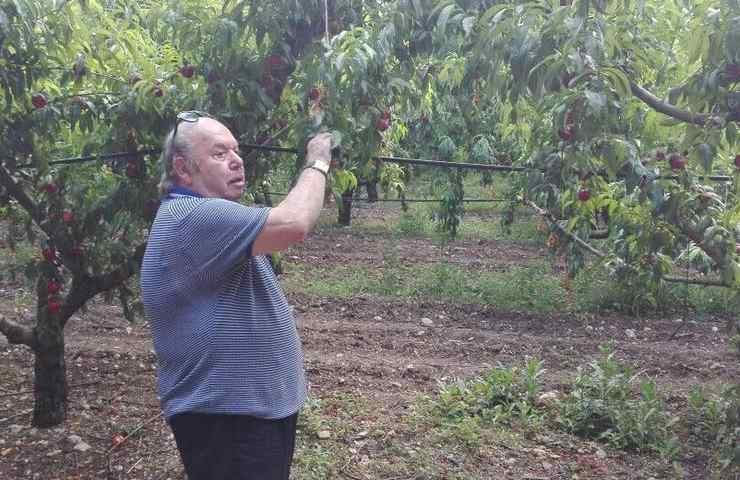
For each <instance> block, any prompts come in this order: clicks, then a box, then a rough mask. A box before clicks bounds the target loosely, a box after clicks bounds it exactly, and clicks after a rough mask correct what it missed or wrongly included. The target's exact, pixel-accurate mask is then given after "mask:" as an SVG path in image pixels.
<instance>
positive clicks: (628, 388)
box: [558, 346, 678, 458]
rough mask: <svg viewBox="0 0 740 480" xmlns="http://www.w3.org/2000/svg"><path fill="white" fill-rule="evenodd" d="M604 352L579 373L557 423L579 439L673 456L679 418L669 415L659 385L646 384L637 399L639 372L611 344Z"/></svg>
mask: <svg viewBox="0 0 740 480" xmlns="http://www.w3.org/2000/svg"><path fill="white" fill-rule="evenodd" d="M602 354H603V355H604V356H603V357H602V358H601V359H599V360H597V361H595V362H592V363H591V364H590V366H589V369H588V370H587V371H584V370H583V369H581V368H579V369H578V375H577V376H576V379H575V382H574V385H573V390H572V391H571V392H570V393H569V394H568V396H567V397H566V398H565V399H564V400H563V401H562V402H561V403H560V416H559V418H558V421H559V422H560V423H561V424H562V425H563V427H564V428H565V429H566V430H568V431H570V432H573V433H576V434H578V435H583V436H586V437H591V438H596V439H599V440H604V441H606V442H608V443H610V444H612V445H614V446H617V447H620V448H635V449H639V450H652V451H656V452H658V453H660V454H661V455H663V456H665V457H668V458H672V457H674V456H675V455H676V454H677V453H678V440H677V438H676V437H675V436H674V435H673V434H672V426H673V425H674V423H675V422H676V419H673V418H671V417H670V416H669V415H668V414H667V413H666V411H665V407H664V404H663V400H662V398H661V396H660V394H659V392H658V389H657V386H656V384H655V382H654V381H652V380H643V381H641V382H640V384H639V386H638V387H639V398H634V394H633V387H634V386H635V384H636V382H637V380H638V378H639V374H634V373H633V372H632V371H631V369H629V368H627V367H625V366H624V365H622V364H621V363H619V362H618V361H617V360H616V359H615V358H614V354H613V352H611V349H610V347H609V346H603V347H602Z"/></svg>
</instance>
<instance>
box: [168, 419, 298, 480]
mask: <svg viewBox="0 0 740 480" xmlns="http://www.w3.org/2000/svg"><path fill="white" fill-rule="evenodd" d="M297 420H298V414H297V413H296V414H295V415H292V416H290V417H287V418H283V419H280V420H266V419H263V418H255V417H249V416H246V415H209V414H201V413H182V414H179V415H175V416H173V417H172V418H170V420H169V424H170V427H171V428H172V432H173V433H174V434H175V442H177V449H178V450H179V451H180V458H181V459H182V463H183V465H184V466H185V472H186V473H187V475H188V480H288V477H289V476H290V464H291V462H292V461H293V449H294V447H295V435H296V424H297Z"/></svg>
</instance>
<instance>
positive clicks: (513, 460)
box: [506, 457, 516, 465]
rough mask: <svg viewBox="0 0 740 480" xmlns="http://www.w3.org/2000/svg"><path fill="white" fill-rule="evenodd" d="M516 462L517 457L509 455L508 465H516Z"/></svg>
mask: <svg viewBox="0 0 740 480" xmlns="http://www.w3.org/2000/svg"><path fill="white" fill-rule="evenodd" d="M515 463H516V458H511V457H509V458H507V459H506V464H507V465H514V464H515Z"/></svg>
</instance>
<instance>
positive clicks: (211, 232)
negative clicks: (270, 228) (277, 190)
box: [175, 198, 270, 276]
mask: <svg viewBox="0 0 740 480" xmlns="http://www.w3.org/2000/svg"><path fill="white" fill-rule="evenodd" d="M269 212H270V209H269V208H257V207H247V206H245V205H241V204H239V203H236V202H231V201H229V200H222V199H215V198H214V199H207V200H205V201H203V202H201V203H200V204H199V205H198V206H197V207H196V208H195V209H194V210H193V211H192V212H191V214H190V215H189V216H188V218H187V221H186V222H185V225H183V227H185V228H184V229H183V230H182V233H183V235H184V238H182V239H180V240H177V239H176V240H175V241H181V242H182V244H181V245H182V248H183V250H184V251H183V253H184V254H185V256H186V257H188V258H190V260H191V261H192V262H193V270H194V271H195V273H196V274H205V275H207V276H221V275H223V274H225V273H226V272H229V271H230V270H232V269H234V268H236V267H238V266H239V265H241V264H242V263H243V262H244V261H245V260H246V259H247V258H249V257H250V256H251V254H252V245H253V243H254V240H255V239H256V238H257V236H258V235H259V233H260V232H261V231H262V227H263V226H264V225H265V222H266V221H267V216H268V214H269Z"/></svg>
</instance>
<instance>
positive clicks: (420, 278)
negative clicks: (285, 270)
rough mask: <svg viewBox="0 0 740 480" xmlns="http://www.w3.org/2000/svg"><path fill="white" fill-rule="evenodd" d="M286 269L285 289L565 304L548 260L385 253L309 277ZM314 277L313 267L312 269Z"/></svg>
mask: <svg viewBox="0 0 740 480" xmlns="http://www.w3.org/2000/svg"><path fill="white" fill-rule="evenodd" d="M293 270H295V271H291V270H289V275H288V276H286V277H285V279H284V285H285V287H286V289H288V290H290V291H300V292H303V293H307V294H311V295H317V296H334V297H341V298H347V297H352V296H355V295H362V294H373V295H380V296H385V297H391V298H399V299H408V300H414V299H418V298H436V299H440V300H444V301H449V302H456V303H468V304H482V305H495V306H496V307H497V308H499V309H501V310H508V311H527V312H541V313H545V312H552V311H562V310H565V309H567V304H566V303H565V300H564V298H565V296H566V295H565V290H564V289H563V287H562V285H561V284H560V280H559V279H558V277H557V276H555V275H554V274H553V273H552V270H551V268H550V266H549V265H548V264H546V263H542V262H536V263H532V264H529V265H523V266H516V267H513V268H512V269H511V270H509V271H506V272H483V273H481V272H470V271H468V270H465V269H464V268H462V267H460V266H457V265H452V264H450V263H447V262H445V261H441V262H440V263H435V264H428V265H416V266H414V267H405V266H403V265H401V264H400V263H399V262H398V260H397V258H396V257H394V256H392V255H389V256H387V257H386V261H385V262H384V265H383V266H382V267H380V268H377V267H375V268H371V267H368V266H365V265H358V264H355V265H342V266H337V268H335V269H333V270H331V271H328V272H323V273H322V274H321V276H320V278H321V281H315V280H314V281H310V282H309V281H308V280H307V278H306V276H305V275H304V274H303V273H302V272H300V270H302V269H300V268H295V269H293ZM310 276H311V278H313V279H315V278H318V277H317V273H316V272H311V273H310Z"/></svg>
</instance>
